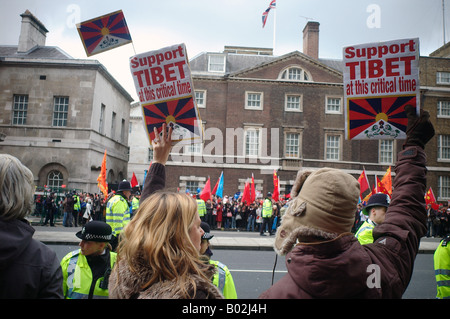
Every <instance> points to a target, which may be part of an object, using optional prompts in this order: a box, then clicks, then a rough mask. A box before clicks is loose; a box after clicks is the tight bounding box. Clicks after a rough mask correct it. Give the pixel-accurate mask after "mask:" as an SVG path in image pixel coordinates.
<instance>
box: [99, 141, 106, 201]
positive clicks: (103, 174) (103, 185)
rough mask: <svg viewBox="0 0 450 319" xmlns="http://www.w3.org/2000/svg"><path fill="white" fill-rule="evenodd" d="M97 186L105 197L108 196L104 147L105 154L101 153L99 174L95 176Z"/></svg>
mask: <svg viewBox="0 0 450 319" xmlns="http://www.w3.org/2000/svg"><path fill="white" fill-rule="evenodd" d="M97 186H98V188H100V191H101V192H102V193H103V195H104V196H105V200H106V198H108V184H107V183H106V149H105V155H103V161H102V168H101V170H100V174H99V175H98V177H97Z"/></svg>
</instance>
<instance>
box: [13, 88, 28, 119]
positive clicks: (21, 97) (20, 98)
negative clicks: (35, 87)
mask: <svg viewBox="0 0 450 319" xmlns="http://www.w3.org/2000/svg"><path fill="white" fill-rule="evenodd" d="M27 113H28V94H14V96H13V110H12V117H13V118H12V125H26V124H27Z"/></svg>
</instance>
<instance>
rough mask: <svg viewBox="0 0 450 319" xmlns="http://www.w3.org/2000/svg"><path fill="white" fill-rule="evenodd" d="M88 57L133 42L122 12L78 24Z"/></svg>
mask: <svg viewBox="0 0 450 319" xmlns="http://www.w3.org/2000/svg"><path fill="white" fill-rule="evenodd" d="M77 29H78V34H79V35H80V38H81V41H82V42H83V46H84V49H85V51H86V54H87V56H91V55H94V54H97V53H100V52H103V51H107V50H111V49H114V48H116V47H119V46H121V45H124V44H127V43H130V42H132V40H131V35H130V32H129V31H128V26H127V23H126V21H125V16H124V15H123V12H122V10H119V11H115V12H112V13H109V14H106V15H104V16H101V17H98V18H94V19H91V20H88V21H84V22H81V23H79V24H77Z"/></svg>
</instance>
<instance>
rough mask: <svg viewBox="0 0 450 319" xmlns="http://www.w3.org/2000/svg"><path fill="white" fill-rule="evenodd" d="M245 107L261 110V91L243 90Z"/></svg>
mask: <svg viewBox="0 0 450 319" xmlns="http://www.w3.org/2000/svg"><path fill="white" fill-rule="evenodd" d="M245 109H247V110H262V109H263V93H262V92H245Z"/></svg>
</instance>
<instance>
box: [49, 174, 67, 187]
mask: <svg viewBox="0 0 450 319" xmlns="http://www.w3.org/2000/svg"><path fill="white" fill-rule="evenodd" d="M62 184H63V175H62V173H61V172H59V171H51V172H50V173H49V174H48V175H47V187H50V188H59V187H61V185H62Z"/></svg>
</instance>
